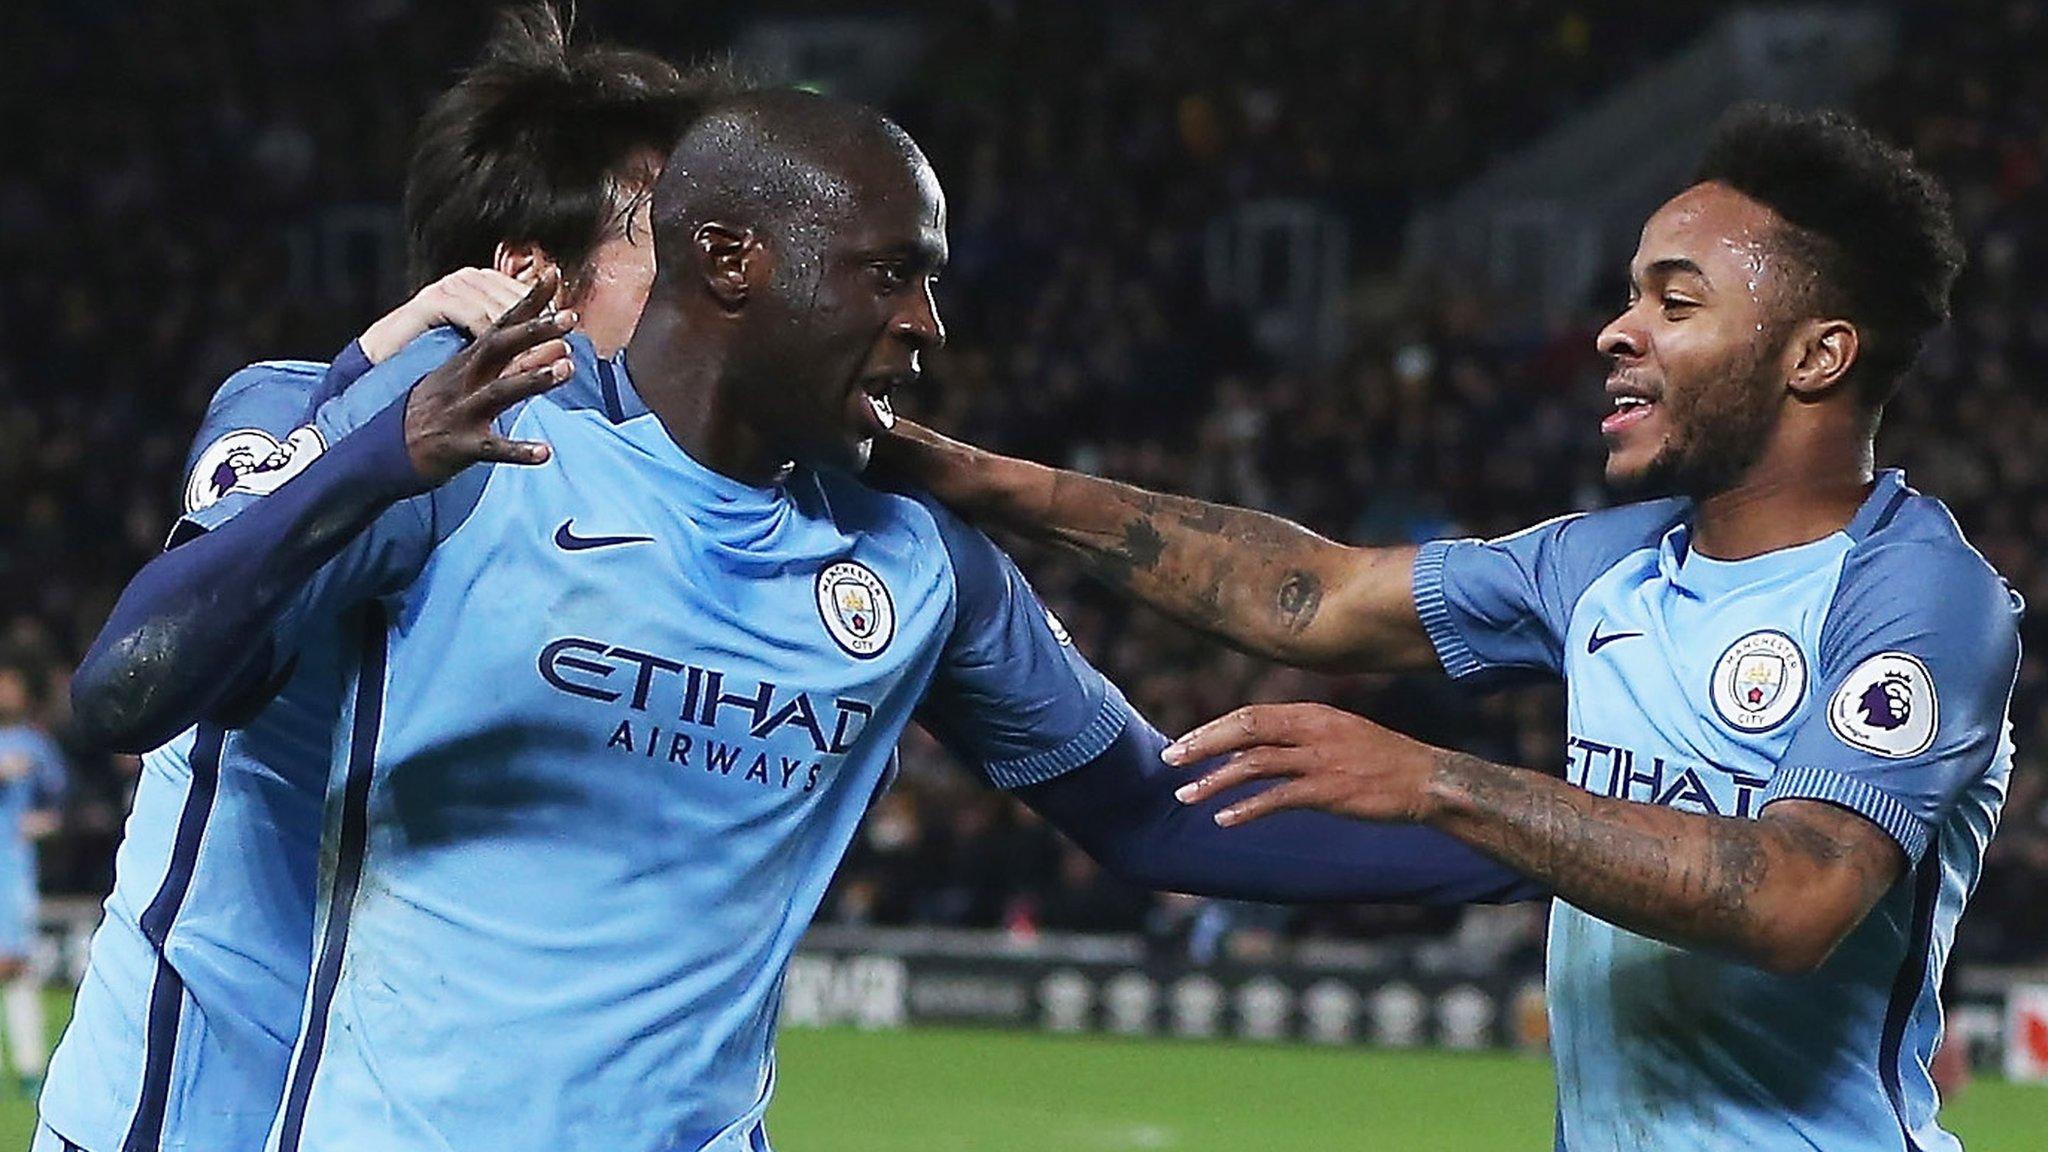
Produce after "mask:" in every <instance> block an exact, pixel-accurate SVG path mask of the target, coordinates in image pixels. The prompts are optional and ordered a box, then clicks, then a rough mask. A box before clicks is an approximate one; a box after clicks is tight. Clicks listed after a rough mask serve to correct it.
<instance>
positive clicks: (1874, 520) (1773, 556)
mask: <svg viewBox="0 0 2048 1152" xmlns="http://www.w3.org/2000/svg"><path fill="white" fill-rule="evenodd" d="M1910 495H1912V489H1910V488H1908V487H1906V474H1905V473H1904V472H1901V471H1899V470H1898V469H1896V468H1887V469H1885V470H1884V471H1882V472H1879V473H1878V474H1877V480H1876V482H1875V483H1874V484H1873V485H1872V486H1871V490H1870V495H1869V496H1867V497H1865V498H1864V500H1863V505H1862V506H1861V507H1860V508H1858V509H1857V510H1856V515H1855V516H1853V517H1851V518H1850V520H1849V523H1848V524H1847V525H1846V526H1844V527H1843V529H1842V530H1841V531H1839V532H1830V533H1828V534H1827V535H1826V536H1823V537H1821V538H1820V539H1818V540H1811V541H1808V542H1807V543H1805V544H1795V545H1793V546H1792V547H1790V548H1779V549H1776V550H1774V551H1770V552H1765V553H1764V554H1762V555H1760V556H1749V557H1745V558H1744V559H1741V560H1716V559H1714V558H1713V557H1711V556H1702V555H1700V554H1698V553H1696V552H1694V551H1693V550H1692V547H1691V544H1692V525H1691V523H1690V522H1681V523H1679V524H1675V525H1673V526H1672V527H1671V530H1670V531H1668V532H1666V533H1664V538H1663V540H1661V541H1660V542H1659V543H1658V550H1657V568H1658V571H1659V572H1660V573H1661V574H1662V575H1663V577H1664V578H1665V579H1666V580H1668V581H1670V583H1671V584H1672V586H1673V587H1676V588H1678V589H1680V590H1681V591H1685V592H1690V593H1693V594H1694V595H1697V596H1700V597H1702V598H1706V597H1711V596H1715V595H1720V594H1722V593H1726V592H1732V591H1734V590H1736V589H1738V588H1743V587H1747V586H1749V585H1753V584H1760V583H1764V582H1767V581H1771V580H1777V579H1781V578H1783V577H1787V576H1791V575H1794V574H1796V573H1798V572H1801V571H1805V570H1808V569H1811V568H1813V567H1815V566H1816V565H1822V564H1828V563H1832V562H1833V561H1835V560H1836V559H1838V558H1839V557H1840V556H1841V555H1842V553H1844V552H1847V551H1848V550H1849V549H1850V548H1851V547H1853V546H1854V545H1855V544H1856V543H1857V542H1859V541H1861V540H1862V539H1863V538H1864V537H1866V536H1868V535H1870V534H1871V533H1872V532H1875V531H1877V530H1878V529H1879V528H1882V527H1884V526H1885V525H1886V524H1887V523H1889V522H1890V521H1891V518H1892V517H1893V516H1894V515H1896V514H1897V513H1898V510H1899V506H1900V505H1902V504H1904V503H1905V501H1906V497H1908V496H1910Z"/></svg>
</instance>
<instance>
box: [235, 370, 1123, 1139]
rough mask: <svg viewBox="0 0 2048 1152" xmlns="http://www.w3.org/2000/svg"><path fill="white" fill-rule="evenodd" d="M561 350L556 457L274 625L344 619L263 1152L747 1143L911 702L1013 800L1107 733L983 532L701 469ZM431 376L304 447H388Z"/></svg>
mask: <svg viewBox="0 0 2048 1152" xmlns="http://www.w3.org/2000/svg"><path fill="white" fill-rule="evenodd" d="M423 339H425V340H427V341H428V342H432V341H434V340H436V339H438V337H436V336H435V335H433V334H430V335H429V337H426V338H423ZM571 346H572V349H573V353H574V360H575V367H576V373H575V376H574V377H573V378H572V379H571V380H570V381H568V382H567V383H565V384H564V385H563V386H562V387H561V388H560V389H558V390H557V391H556V392H553V393H550V394H549V395H547V396H545V397H542V398H539V399H536V400H532V401H529V402H526V403H524V404H522V405H519V406H517V407H515V408H514V409H513V410H512V411H510V412H508V413H507V414H506V416H505V417H503V418H501V421H500V426H501V429H502V430H503V432H504V434H505V435H507V436H511V437H517V438H530V439H540V440H544V441H546V442H548V443H549V444H550V445H552V446H553V449H554V453H553V457H552V458H551V460H550V461H549V462H548V463H547V464H545V465H540V466H533V467H520V466H512V465H500V466H489V465H479V466H476V467H473V468H471V469H469V470H467V471H465V472H463V473H462V474H460V475H458V476H457V477H456V478H455V479H454V480H452V481H451V482H449V483H448V484H445V485H443V486H441V487H440V488H437V489H435V490H434V491H433V492H431V493H428V494H426V495H423V496H419V497H415V498H413V499H410V500H406V501H402V502H400V503H398V504H396V505H394V506H392V507H391V508H389V509H388V510H387V511H386V512H385V513H384V514H383V515H381V516H380V517H379V518H378V519H377V520H376V521H375V522H374V523H373V524H372V525H371V526H370V527H369V528H368V529H366V530H365V531H364V532H363V533H362V534H361V535H360V536H359V537H358V538H357V539H356V540H355V541H354V542H352V543H351V544H350V545H349V546H348V547H347V548H346V549H344V550H343V552H342V553H341V554H340V555H339V556H337V557H336V558H335V559H334V560H333V561H331V562H330V563H329V564H327V565H326V566H325V567H324V568H322V569H321V571H320V573H319V574H318V575H316V576H315V577H314V578H313V580H312V581H310V582H309V583H308V585H307V586H306V588H305V589H304V590H303V592H302V594H301V596H300V597H299V598H298V600H297V601H296V602H295V603H294V604H293V605H292V606H291V607H290V608H289V609H288V610H287V611H286V612H285V613H284V619H283V620H282V622H281V623H280V624H279V625H278V626H277V628H276V635H277V636H278V637H279V638H280V639H281V640H282V641H284V642H285V643H286V644H287V645H288V644H289V642H290V639H291V637H292V635H293V633H294V632H295V630H298V629H302V628H304V627H306V626H307V625H308V623H309V622H312V621H317V620H319V619H323V618H328V617H332V616H334V615H335V614H337V613H340V612H344V611H356V612H359V613H360V624H359V626H358V627H357V630H356V633H355V635H354V637H353V638H352V639H353V643H354V646H355V652H354V661H353V666H352V668H351V670H350V672H349V677H348V688H347V693H346V695H347V699H346V703H345V705H344V715H343V718H342V722H341V726H340V733H341V740H340V744H339V747H338V749H337V753H336V756H335V764H334V773H333V777H332V780H331V783H330V789H331V791H330V812H331V822H330V824H329V827H328V830H327V831H328V854H327V859H328V861H329V864H330V866H329V867H328V868H327V869H326V870H325V874H324V875H323V879H322V891H321V896H320V908H319V914H320V922H319V926H318V930H317V940H318V947H317V953H316V960H315V964H314V975H313V980H312V984H311V993H310V995H309V997H308V1002H307V1006H306V1022H305V1025H304V1027H303V1029H302V1032H301V1037H300V1041H299V1047H298V1050H297V1051H296V1052H295V1053H294V1056H293V1067H292V1070H291V1075H290V1079H289V1082H288V1086H287V1091H286V1095H285V1100H284V1104H283V1106H282V1108H281V1110H280V1113H279V1118H278V1123H277V1126H276V1128H275V1130H274V1132H273V1134H272V1141H271V1147H272V1148H275V1149H280V1150H283V1152H301V1150H307V1152H310V1150H315V1149H321V1150H328V1149H344V1148H347V1149H358V1148H407V1149H451V1148H461V1149H467V1148H514V1147H519V1148H560V1149H570V1148H602V1149H606V1150H607V1152H668V1150H676V1149H746V1150H758V1149H763V1148H765V1147H766V1136H765V1133H764V1132H763V1129H762V1118H763V1115H764V1113H765V1111H766V1109H767V1105H768V1098H769V1094H770V1090H771V1087H772V1084H773V1081H774V1063H773V1058H772V1055H771V1040H772V1035H773V1031H774V1022H775V1014H776V1009H777V1003H778V1000H779V991H780V988H781V983H782V978H783V972H784V968H785V965H786V963H787V961H788V958H789V955H790V952H791V950H792V949H793V948H794V947H795V945H796V943H797V940H798V938H799V937H800V936H801V934H802V932H803V930H804V928H805V927H806V925H807V924H808V923H809V921H810V919H811V916H812V915H813V913H814V912H815V910H816V909H817V907H818V904H819V902H820V900H821V899H822V898H823V896H824V893H825V890H826V886H827V884H828V882H829V881H830V879H831V876H832V873H833V871H834V869H835V868H836V867H837V865H838V864H839V862H840V860H841V858H842V857H843V855H844V854H845V852H846V849H847V847H848V845H849V844H850V842H851V840H852V838H853V836H854V834H855V830H856V827H857V826H858V824H859V822H860V820H861V818H862V816H863V814H864V813H865V812H866V811H867V810H868V807H869V805H870V804H871V803H872V801H873V800H874V798H875V797H876V795H877V794H878V793H879V792H880V790H881V789H883V788H884V787H886V785H887V783H888V780H889V777H890V773H891V771H892V765H893V763H894V748H895V745H896V741H897V737H898V735H899V734H900V733H901V732H902V730H903V728H904V726H905V725H906V724H907V723H908V722H909V721H910V719H911V716H912V712H913V710H914V709H916V708H918V707H919V705H920V704H921V703H930V704H931V705H932V708H933V712H932V718H933V721H934V724H935V726H938V727H940V728H941V729H942V731H943V732H944V734H945V735H946V736H947V738H948V741H949V743H950V744H951V745H952V746H953V747H954V748H955V750H956V751H962V752H965V753H966V754H967V755H968V757H969V758H970V759H971V760H972V761H973V763H974V764H975V765H976V766H977V767H978V770H979V771H980V772H981V773H982V774H983V775H985V776H986V778H987V779H988V780H989V781H990V782H991V783H993V784H995V785H998V786H1004V787H1016V786H1022V785H1025V784H1030V783H1035V782H1039V781H1043V780H1046V779H1049V778H1052V777H1054V776H1056V775H1059V774H1061V773H1064V772H1066V771H1068V770H1070V769H1072V768H1075V767H1078V766H1080V765H1082V764H1084V763H1086V762H1088V761H1090V760H1091V759H1093V758H1094V757H1096V756H1097V755H1098V754H1100V753H1101V752H1102V751H1103V750H1104V749H1105V748H1107V747H1108V746H1109V745H1110V743H1111V742H1112V741H1113V740H1115V739H1116V737H1117V736H1118V734H1119V733H1120V732H1121V731H1122V730H1123V728H1124V726H1125V724H1126V721H1127V718H1128V712H1127V710H1126V707H1125V705H1124V703H1123V701H1122V699H1121V698H1120V697H1119V696H1118V695H1117V694H1116V692H1115V691H1114V689H1113V688H1111V687H1110V686H1109V685H1108V684H1107V683H1106V682H1105V681H1104V680H1103V679H1102V678H1101V677H1100V676H1099V675H1098V674H1097V673H1096V672H1095V671H1094V670H1093V669H1092V668H1090V667H1089V666H1088V665H1087V664H1086V662H1085V661H1083V660H1082V659H1081V658H1080V657H1079V656H1078V655H1077V654H1076V653H1075V652H1074V651H1073V650H1072V648H1071V647H1070V646H1069V645H1068V644H1067V643H1066V642H1065V641H1064V640H1063V639H1062V638H1061V637H1060V636H1056V635H1055V630H1054V628H1053V626H1052V624H1051V623H1050V621H1049V619H1048V617H1047V615H1046V613H1045V611H1044V609H1043V608H1042V607H1041V606H1040V604H1039V603H1038V601H1037V599H1036V597H1035V596H1033V595H1032V594H1031V592H1030V590H1029V588H1028V586H1027V585H1026V584H1025V582H1024V580H1023V578H1022V576H1021V575H1020V574H1018V572H1017V571H1016V569H1015V568H1014V567H1013V566H1012V565H1011V564H1010V562H1009V561H1008V560H1007V558H1005V557H1003V556H1002V555H1001V554H1000V553H999V552H998V551H996V549H995V548H994V547H993V546H992V545H991V544H990V543H989V542H988V541H987V540H986V538H984V537H982V536H981V535H980V534H979V533H976V532H974V531H972V530H971V529H968V528H966V527H965V526H964V525H962V524H961V523H960V522H959V521H957V520H956V519H954V518H953V517H952V516H951V515H949V514H948V513H946V512H944V511H943V510H941V509H939V508H937V507H936V506H934V505H933V504H932V503H931V502H929V501H928V500H927V499H924V498H922V497H918V496H909V495H898V494H891V493H887V492H882V491H877V490H874V489H871V488H868V487H866V486H864V485H862V484H860V483H859V482H857V481H855V480H853V479H851V478H849V477H844V476H839V475H835V474H825V473H819V472H814V471H810V470H805V469H798V470H797V471H796V472H795V473H794V474H792V475H791V476H790V477H789V478H788V479H787V480H786V481H785V482H784V483H782V484H779V485H776V486H774V487H768V488H759V487H752V486H749V485H745V484H742V483H739V482H736V481H734V480H732V479H730V478H727V477H725V476H722V475H720V474H718V473H715V472H712V471H710V470H709V469H707V468H705V467H703V466H702V465H700V464H698V463H697V462H696V461H694V460H692V459H691V458H690V457H689V456H688V455H687V454H685V453H684V452H683V451H682V450H681V449H680V448H679V447H678V446H677V445H676V444H675V442H674V441H673V440H672V439H671V438H670V437H669V435H668V434H667V432H666V431H665V430H664V428H663V427H662V425H661V424H660V422H659V421H658V420H657V419H656V418H655V417H654V416H653V415H652V414H651V413H649V412H648V411H647V409H646V407H645V406H644V405H643V404H642V403H641V402H640V401H639V400H638V399H637V396H636V393H635V392H634V389H633V387H632V383H631V381H630V380H629V379H628V377H627V374H626V372H625V369H624V365H623V360H617V361H600V360H598V359H597V358H596V357H595V355H594V353H593V351H592V349H591V348H590V346H589V344H588V343H587V342H586V341H584V340H583V339H582V338H581V337H580V336H574V337H571ZM419 374H420V371H419V369H418V368H411V369H403V368H402V369H399V370H396V371H385V370H383V369H379V370H376V371H373V372H371V373H370V374H369V375H367V376H365V377H364V379H363V380H362V381H360V382H359V383H358V384H357V385H356V386H354V387H352V388H351V389H349V390H348V391H347V392H346V393H344V394H342V396H340V397H339V398H338V399H337V400H335V401H333V402H332V403H330V404H329V405H328V406H327V407H326V408H324V409H323V410H322V415H321V427H323V429H326V428H331V429H333V430H336V431H339V430H341V429H344V428H346V427H349V426H351V425H360V429H361V430H360V433H359V434H360V435H363V436H373V435H385V436H392V437H397V436H400V435H402V421H398V420H394V419H391V417H390V411H389V410H388V409H387V408H386V406H387V405H390V404H392V403H393V401H394V400H396V398H397V397H399V396H401V395H402V394H403V392H404V389H405V388H406V387H408V386H409V385H410V384H411V383H412V381H413V379H415V378H417V376H418V375H419Z"/></svg>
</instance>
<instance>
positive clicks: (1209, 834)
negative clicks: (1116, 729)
mask: <svg viewBox="0 0 2048 1152" xmlns="http://www.w3.org/2000/svg"><path fill="white" fill-rule="evenodd" d="M1165 747H1166V737H1164V736H1162V735H1160V734H1159V732H1158V730H1157V729H1155V728H1153V727H1152V726H1151V725H1150V724H1148V723H1146V722H1145V721H1144V720H1143V719H1141V718H1139V717H1137V716H1133V717H1131V719H1130V721H1129V723H1128V724H1126V726H1125V728H1124V731H1123V733H1122V735H1120V736H1118V737H1117V739H1116V742H1115V743H1113V744H1111V745H1110V747H1109V749H1108V750H1107V751H1105V752H1103V753H1102V755H1100V756H1098V757H1096V758H1095V759H1094V760H1092V761H1090V762H1089V763H1088V764H1086V765H1083V766H1082V767H1080V768H1077V769H1075V770H1073V771H1072V772H1068V773H1066V774H1065V775H1062V776H1057V777H1054V778H1053V779H1051V780H1047V781H1045V782H1043V783H1040V784H1033V785H1030V786H1028V787H1025V788H1020V789H1018V790H1017V793H1016V794H1017V796H1018V798H1019V799H1021V800H1023V801H1024V802H1025V803H1026V804H1029V805H1030V806H1031V807H1032V809H1033V810H1035V811H1036V812H1038V814H1039V815H1041V816H1043V817H1045V819H1046V821H1047V822H1048V823H1050V824H1051V825H1052V826H1053V827H1055V828H1058V829H1059V830H1060V831H1062V832H1064V833H1066V834H1067V835H1068V836H1070V837H1072V838H1073V839H1074V841H1075V842H1076V843H1078V844H1080V845H1081V847H1082V848H1084V849H1086V850H1087V852H1088V854H1089V855H1091V856H1093V857H1095V859H1096V861H1097V862H1098V863H1100V864H1102V866H1103V867H1104V868H1106V869H1108V870H1109V871H1110V872H1111V873H1112V874H1114V875H1116V876H1117V877H1118V878H1120V879H1122V880H1124V881H1126V882H1128V883H1132V884H1136V885H1139V886H1140V887H1145V888H1157V889H1162V890H1165V891H1171V892H1188V893H1193V894H1195V895H1200V896H1218V897H1223V898H1226V899H1233V900H1259V901H1265V902H1269V903H1336V902H1343V903H1385V904H1433V905H1441V904H1471V903H1481V904H1499V903H1508V902H1511V901H1516V900H1534V899H1540V898H1542V897H1543V896H1546V895H1548V892H1547V890H1545V889H1544V888H1543V887H1542V886H1541V885H1538V884H1535V883H1533V882H1531V881H1529V880H1527V879H1525V878H1523V877H1522V876H1520V875H1518V874H1517V873H1515V872H1514V871H1513V870H1511V869H1509V868H1506V867H1504V866H1502V865H1501V864H1498V863H1496V862H1494V861H1493V860H1490V859H1488V858H1487V857H1486V856H1484V855H1482V854H1480V853H1479V852H1476V851H1474V850H1473V849H1471V848H1470V847H1468V846H1466V845H1465V844H1462V843H1460V842H1459V841H1458V840H1456V839H1454V838H1453V837H1451V836H1447V835H1445V834H1444V833H1442V832H1438V831H1435V830H1433V829H1429V828H1416V827H1408V826H1402V825H1396V824H1367V823H1361V822H1359V821H1356V820H1345V819H1342V818H1340V817H1336V816H1331V815H1328V814H1325V813H1321V812H1289V813H1283V814H1280V815H1276V816H1274V817H1273V818H1272V819H1270V820H1263V821H1260V822H1259V823H1257V824H1254V825H1252V826H1251V827H1248V828H1242V829H1235V828H1233V829H1225V828H1222V827H1219V826H1218V825H1217V823H1216V821H1215V819H1214V817H1215V813H1216V810H1217V809H1219V808H1221V807H1222V804H1221V802H1220V801H1205V802H1203V803H1199V804H1193V805H1189V804H1182V803H1180V802H1179V801H1178V800H1176V799H1175V798H1174V794H1173V793H1174V789H1175V788H1176V787H1178V786H1179V785H1181V784H1183V783H1185V782H1186V777H1185V775H1184V774H1183V773H1182V772H1180V771H1178V770H1176V769H1173V768H1170V767H1168V766H1167V765H1166V764H1165V763H1163V762H1162V761H1161V760H1160V752H1161V751H1162V750H1163V749H1164V748H1165Z"/></svg>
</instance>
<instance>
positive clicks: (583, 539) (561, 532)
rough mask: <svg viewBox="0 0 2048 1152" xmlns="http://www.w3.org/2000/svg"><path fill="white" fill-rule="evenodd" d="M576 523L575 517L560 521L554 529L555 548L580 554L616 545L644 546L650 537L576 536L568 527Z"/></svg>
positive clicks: (649, 540)
mask: <svg viewBox="0 0 2048 1152" xmlns="http://www.w3.org/2000/svg"><path fill="white" fill-rule="evenodd" d="M574 523H576V519H575V517H573V516H572V517H570V518H569V519H567V520H564V521H562V526H561V527H560V528H557V529H555V547H557V548H560V549H561V550H562V551H564V552H582V551H586V550H588V549H591V548H610V547H612V546H614V545H617V544H646V543H649V542H651V541H652V540H653V539H654V537H652V536H578V535H577V534H576V533H575V532H574V531H573V530H572V529H571V528H570V527H569V526H570V525H571V524H574Z"/></svg>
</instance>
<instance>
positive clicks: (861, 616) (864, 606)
mask: <svg viewBox="0 0 2048 1152" xmlns="http://www.w3.org/2000/svg"><path fill="white" fill-rule="evenodd" d="M817 591H818V615H819V616H820V617H821V618H822V619H823V620H824V621H825V631H827V632H829V633H831V634H832V639H833V640H834V641H835V642H836V643H837V644H838V645H839V646H840V647H841V648H844V649H846V651H847V652H848V653H849V654H850V655H854V656H858V657H860V658H862V659H866V658H867V657H869V656H873V655H874V654H876V653H877V652H880V651H881V650H882V649H884V648H886V647H888V645H889V641H890V640H892V639H894V638H895V636H896V605H895V604H894V602H892V601H891V600H890V599H889V589H888V588H887V587H885V586H884V585H883V584H882V578H881V577H880V576H877V575H875V573H874V571H873V570H872V569H870V568H869V567H868V566H867V565H865V564H858V563H855V562H854V561H851V560H842V561H840V562H839V563H837V564H833V565H831V566H829V567H827V568H826V569H825V570H824V571H823V572H820V573H818V589H817Z"/></svg>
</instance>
